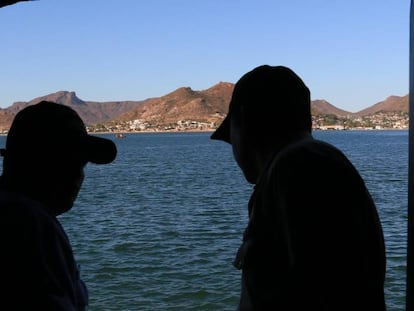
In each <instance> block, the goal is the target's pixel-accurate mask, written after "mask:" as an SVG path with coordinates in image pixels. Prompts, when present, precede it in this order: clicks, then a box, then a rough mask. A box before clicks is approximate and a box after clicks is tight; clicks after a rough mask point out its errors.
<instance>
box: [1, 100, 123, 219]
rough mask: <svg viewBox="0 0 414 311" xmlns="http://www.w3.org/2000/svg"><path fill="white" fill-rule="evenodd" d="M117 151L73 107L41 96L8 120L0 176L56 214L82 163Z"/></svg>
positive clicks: (67, 202)
mask: <svg viewBox="0 0 414 311" xmlns="http://www.w3.org/2000/svg"><path fill="white" fill-rule="evenodd" d="M116 153H117V150H116V146H115V144H114V143H113V142H112V141H111V140H109V139H104V138H101V137H97V136H92V135H89V134H88V133H87V131H86V128H85V125H84V123H83V122H82V120H81V118H80V117H79V116H78V114H77V113H76V112H75V111H74V110H73V109H71V108H69V107H67V106H64V105H60V104H56V103H53V102H47V101H43V102H40V103H39V104H36V105H32V106H28V107H26V108H24V109H23V110H21V111H20V112H19V113H17V115H16V117H15V118H14V120H13V123H12V125H11V127H10V130H9V134H8V136H7V141H6V149H5V150H4V152H3V154H4V159H3V182H4V185H5V186H6V187H8V188H11V189H12V190H14V191H19V192H23V193H24V194H26V195H29V196H31V197H33V198H34V199H38V200H41V201H42V202H44V203H46V204H47V205H48V206H49V207H50V208H53V209H54V211H55V212H56V214H60V213H62V212H65V211H66V210H68V209H70V208H71V207H72V204H73V201H74V200H75V198H76V196H77V193H78V191H79V188H80V186H81V184H82V181H83V168H84V166H85V165H86V163H88V162H92V163H96V164H107V163H110V162H112V161H113V160H114V159H115V157H116Z"/></svg>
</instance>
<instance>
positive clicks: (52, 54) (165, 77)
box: [0, 0, 410, 112]
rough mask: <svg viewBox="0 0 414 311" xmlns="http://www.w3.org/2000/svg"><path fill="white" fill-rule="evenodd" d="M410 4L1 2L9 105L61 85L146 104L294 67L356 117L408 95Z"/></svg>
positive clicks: (318, 95)
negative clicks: (261, 68) (258, 71)
mask: <svg viewBox="0 0 414 311" xmlns="http://www.w3.org/2000/svg"><path fill="white" fill-rule="evenodd" d="M409 7H410V1H409V0H396V1H394V0H375V1H374V0H347V1H344V0H286V1H281V0H278V1H276V0H269V1H264V0H250V1H247V0H239V1H236V0H150V1H144V0H142V1H140V0H119V1H114V0H112V1H110V0H99V1H98V0H39V1H33V2H21V3H18V4H15V5H12V6H6V7H3V8H2V9H0V40H1V41H0V42H1V44H0V56H1V57H0V107H8V106H10V105H11V104H12V103H13V102H15V101H29V100H31V99H33V98H35V97H38V96H43V95H47V94H49V93H53V92H56V91H60V90H67V91H75V92H76V94H77V95H78V97H79V98H81V99H83V100H91V101H112V100H143V99H146V98H149V97H158V96H162V95H165V94H167V93H169V92H171V91H173V90H175V89H176V88H178V87H182V86H189V87H191V88H193V89H194V90H203V89H207V88H209V87H211V86H213V85H214V84H216V83H218V82H220V81H226V82H233V83H234V82H236V81H237V80H238V79H239V78H240V77H241V75H243V74H244V73H245V72H247V71H249V70H251V69H253V68H254V67H256V66H258V65H262V64H270V65H285V66H288V67H290V68H292V69H293V70H295V71H296V72H297V73H298V74H299V75H300V76H301V77H302V78H303V80H304V81H305V83H306V84H307V85H308V87H309V88H310V89H311V92H312V99H325V100H327V101H329V102H330V103H331V104H333V105H335V106H337V107H339V108H342V109H345V110H348V111H351V112H356V111H359V110H361V109H363V108H366V107H368V106H371V105H373V104H375V103H377V102H379V101H382V100H384V99H385V98H386V97H388V96H390V95H398V96H403V95H406V94H408V74H409V71H408V52H409Z"/></svg>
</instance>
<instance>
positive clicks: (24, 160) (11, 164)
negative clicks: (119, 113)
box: [0, 101, 117, 311]
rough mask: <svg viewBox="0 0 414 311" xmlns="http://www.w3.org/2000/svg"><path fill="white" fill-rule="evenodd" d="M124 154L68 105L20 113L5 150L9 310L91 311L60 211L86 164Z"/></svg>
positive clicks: (2, 241)
mask: <svg viewBox="0 0 414 311" xmlns="http://www.w3.org/2000/svg"><path fill="white" fill-rule="evenodd" d="M116 152H117V151H116V146H115V144H114V143H113V142H112V141H111V140H109V139H104V138H100V137H97V136H92V135H88V134H87V131H86V128H85V125H84V124H83V122H82V120H81V119H80V117H79V116H78V115H77V113H76V112H75V111H74V110H72V109H71V108H69V107H67V106H63V105H60V104H56V103H52V102H45V101H44V102H41V103H39V104H37V105H32V106H29V107H26V108H25V109H23V110H21V111H20V112H19V113H18V114H17V115H16V117H15V119H14V121H13V123H12V126H11V128H10V131H9V134H8V136H7V142H6V149H5V150H2V154H3V156H4V159H3V174H2V177H1V182H0V215H1V216H0V230H1V231H0V245H1V256H0V258H1V259H0V262H1V267H2V273H1V280H2V290H0V309H1V310H54V311H63V310H65V311H75V310H84V309H85V306H86V305H87V303H88V294H87V290H86V286H85V284H84V283H83V281H82V280H81V279H80V276H79V271H78V268H77V264H76V262H75V259H74V256H73V253H72V248H71V245H70V242H69V240H68V237H67V236H66V234H65V231H64V229H63V228H62V226H61V224H60V223H59V221H58V219H57V218H56V216H58V215H60V214H62V213H64V212H67V211H69V210H70V209H71V208H72V205H73V202H74V201H75V199H76V197H77V195H78V192H79V189H80V187H81V185H82V181H83V178H84V167H85V165H86V164H87V163H88V162H92V163H96V164H106V163H110V162H112V161H113V160H114V159H115V157H116Z"/></svg>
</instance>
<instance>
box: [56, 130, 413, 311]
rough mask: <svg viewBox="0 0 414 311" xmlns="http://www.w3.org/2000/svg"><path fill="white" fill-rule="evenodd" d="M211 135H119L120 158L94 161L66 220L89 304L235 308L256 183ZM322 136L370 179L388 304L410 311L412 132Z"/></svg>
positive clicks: (96, 309) (95, 309)
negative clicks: (238, 264)
mask: <svg viewBox="0 0 414 311" xmlns="http://www.w3.org/2000/svg"><path fill="white" fill-rule="evenodd" d="M209 135H210V134H208V133H158V134H129V135H127V137H126V138H125V139H114V141H115V143H116V144H117V147H118V152H119V154H118V157H117V159H116V160H115V161H114V162H113V163H111V164H109V165H103V166H99V165H92V164H88V166H87V168H86V179H85V182H84V185H83V188H82V190H81V192H80V194H79V197H78V200H77V201H76V203H75V206H74V208H73V210H72V211H70V212H68V213H66V214H65V215H62V216H61V217H60V220H61V222H62V224H63V226H64V227H65V229H66V231H67V233H68V235H69V238H70V240H71V242H72V244H73V249H74V252H75V256H76V258H77V260H78V262H79V263H80V265H81V267H82V272H81V273H82V275H83V278H84V280H85V281H86V283H87V285H88V288H89V291H90V307H89V309H88V310H90V311H101V310H102V311H103V310H105V311H107V310H108V311H109V310H117V311H119V310H122V311H124V310H197V311H200V310H223V311H225V310H234V309H235V307H236V305H237V302H238V295H239V282H240V273H239V271H238V270H236V269H234V268H233V267H232V261H233V258H234V255H235V252H236V250H237V248H238V246H239V244H240V240H241V236H242V232H243V230H244V228H245V226H246V224H247V201H248V199H249V196H250V194H251V191H252V186H251V185H249V184H247V183H246V181H245V180H244V177H243V175H242V174H241V172H240V170H239V168H238V167H237V166H236V164H235V163H234V160H233V157H232V152H231V148H230V146H229V145H227V144H225V143H223V142H219V141H212V140H210V139H209ZM314 136H315V137H317V138H320V139H322V140H325V141H328V142H331V143H332V144H334V145H335V146H337V147H339V148H340V149H341V150H343V151H344V153H345V154H346V155H347V156H348V157H349V158H350V159H351V161H352V162H353V163H354V164H355V166H356V167H357V169H358V170H359V171H360V172H361V175H362V176H363V178H364V179H365V181H366V184H367V186H368V188H369V190H370V192H371V194H372V196H373V198H374V201H375V202H376V204H377V207H378V210H379V214H380V217H381V221H382V225H383V229H384V234H385V239H386V247H387V281H386V299H387V306H388V310H391V311H394V310H404V304H405V263H406V262H405V260H406V259H405V258H406V226H407V223H406V222H407V217H406V212H407V178H408V177H407V173H408V168H407V165H408V164H407V163H408V132H407V131H323V132H315V133H314ZM105 137H109V138H113V136H112V135H111V136H108V135H106V136H105ZM337 182H338V183H340V180H338V181H337Z"/></svg>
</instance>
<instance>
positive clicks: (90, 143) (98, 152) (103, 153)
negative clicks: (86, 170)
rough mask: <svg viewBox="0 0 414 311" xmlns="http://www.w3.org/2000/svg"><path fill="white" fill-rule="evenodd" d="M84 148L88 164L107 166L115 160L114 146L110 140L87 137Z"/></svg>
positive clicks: (115, 150) (115, 151)
mask: <svg viewBox="0 0 414 311" xmlns="http://www.w3.org/2000/svg"><path fill="white" fill-rule="evenodd" d="M85 147H86V150H87V160H88V162H92V163H95V164H108V163H111V162H112V161H113V160H115V158H116V154H117V149H116V145H115V143H114V142H113V141H112V140H110V139H106V138H102V137H98V136H93V135H87V138H86V141H85Z"/></svg>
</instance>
